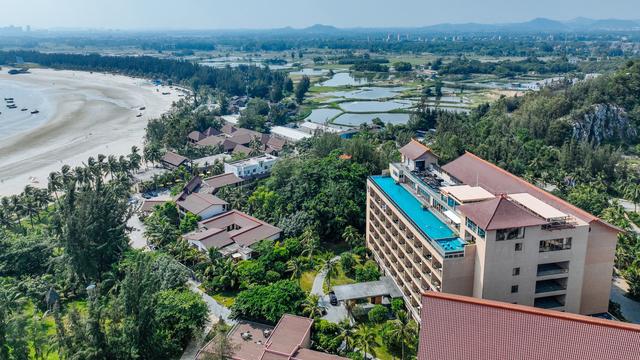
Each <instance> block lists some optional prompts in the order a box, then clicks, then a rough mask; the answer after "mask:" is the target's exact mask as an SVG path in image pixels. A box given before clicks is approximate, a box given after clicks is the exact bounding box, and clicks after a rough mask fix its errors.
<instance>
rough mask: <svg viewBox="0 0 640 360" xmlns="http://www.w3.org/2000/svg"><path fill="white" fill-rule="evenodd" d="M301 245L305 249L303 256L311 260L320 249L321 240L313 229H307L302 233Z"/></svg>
mask: <svg viewBox="0 0 640 360" xmlns="http://www.w3.org/2000/svg"><path fill="white" fill-rule="evenodd" d="M300 243H302V246H303V247H304V250H303V251H302V254H303V255H307V256H308V257H309V258H311V257H312V256H313V253H314V252H315V251H316V250H317V249H318V247H319V243H320V239H319V238H318V234H317V233H316V232H315V231H314V230H313V229H312V228H311V227H307V228H305V229H304V231H303V232H302V235H300Z"/></svg>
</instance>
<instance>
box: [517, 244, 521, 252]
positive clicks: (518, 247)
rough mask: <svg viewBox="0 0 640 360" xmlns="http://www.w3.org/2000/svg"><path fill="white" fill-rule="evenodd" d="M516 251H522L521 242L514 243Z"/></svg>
mask: <svg viewBox="0 0 640 360" xmlns="http://www.w3.org/2000/svg"><path fill="white" fill-rule="evenodd" d="M516 251H522V243H516Z"/></svg>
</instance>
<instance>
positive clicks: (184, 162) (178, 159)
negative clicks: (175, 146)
mask: <svg viewBox="0 0 640 360" xmlns="http://www.w3.org/2000/svg"><path fill="white" fill-rule="evenodd" d="M160 163H161V164H162V166H164V167H165V168H167V169H169V170H175V169H177V168H179V167H180V166H186V167H189V159H188V158H186V157H184V156H182V155H180V154H176V153H174V152H172V151H167V152H166V153H165V154H164V155H163V156H162V159H160Z"/></svg>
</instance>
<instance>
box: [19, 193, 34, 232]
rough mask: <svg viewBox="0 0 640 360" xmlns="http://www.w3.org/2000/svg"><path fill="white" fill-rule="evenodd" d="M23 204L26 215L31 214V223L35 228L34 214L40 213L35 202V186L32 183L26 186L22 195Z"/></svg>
mask: <svg viewBox="0 0 640 360" xmlns="http://www.w3.org/2000/svg"><path fill="white" fill-rule="evenodd" d="M20 199H21V204H22V211H23V214H24V215H27V216H29V223H30V224H31V228H32V229H33V227H34V225H33V215H36V214H37V213H38V207H37V205H36V202H35V188H34V187H33V186H31V185H27V186H25V188H24V192H23V193H22V196H21V197H20Z"/></svg>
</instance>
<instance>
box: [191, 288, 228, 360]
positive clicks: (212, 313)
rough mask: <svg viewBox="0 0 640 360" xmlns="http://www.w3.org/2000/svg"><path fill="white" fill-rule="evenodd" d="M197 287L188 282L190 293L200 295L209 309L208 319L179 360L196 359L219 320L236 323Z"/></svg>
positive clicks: (225, 309)
mask: <svg viewBox="0 0 640 360" xmlns="http://www.w3.org/2000/svg"><path fill="white" fill-rule="evenodd" d="M199 286H200V284H199V283H197V282H195V281H193V280H189V288H190V289H191V291H193V292H195V293H196V294H198V295H200V296H201V297H202V300H204V302H205V303H207V307H208V308H209V319H208V320H207V322H206V324H205V326H204V328H203V329H202V332H201V334H200V336H196V337H195V338H193V339H192V340H191V342H190V343H189V345H188V346H187V348H186V349H185V350H184V353H182V357H180V359H181V360H194V359H195V358H196V355H197V354H198V351H199V350H200V349H201V348H202V346H203V345H204V339H205V337H206V336H207V334H208V333H209V332H210V331H211V329H212V328H213V325H215V324H217V323H218V321H219V320H220V319H223V320H224V321H225V322H226V323H227V324H229V325H233V324H235V323H236V321H235V320H234V319H231V318H230V316H231V310H229V309H228V308H227V307H225V306H223V305H221V304H220V303H218V302H217V301H215V299H213V298H212V297H211V296H209V295H207V294H206V293H205V292H204V291H202V290H200V288H199Z"/></svg>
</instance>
